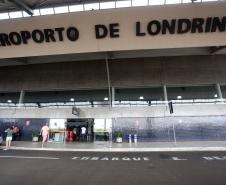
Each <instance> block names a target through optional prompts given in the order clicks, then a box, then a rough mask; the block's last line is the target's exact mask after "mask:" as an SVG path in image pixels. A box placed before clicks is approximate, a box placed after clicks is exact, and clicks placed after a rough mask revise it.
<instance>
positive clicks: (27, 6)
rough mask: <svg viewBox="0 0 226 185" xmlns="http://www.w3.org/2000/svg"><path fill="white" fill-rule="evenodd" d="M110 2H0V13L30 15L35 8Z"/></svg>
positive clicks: (69, 0)
mask: <svg viewBox="0 0 226 185" xmlns="http://www.w3.org/2000/svg"><path fill="white" fill-rule="evenodd" d="M107 1H112V0H0V13H1V12H9V11H22V10H23V11H26V12H27V13H28V14H30V15H31V13H32V11H33V10H34V9H37V8H48V7H56V6H64V5H71V4H75V5H76V4H83V3H99V2H107Z"/></svg>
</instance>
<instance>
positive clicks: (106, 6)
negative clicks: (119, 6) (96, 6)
mask: <svg viewBox="0 0 226 185" xmlns="http://www.w3.org/2000/svg"><path fill="white" fill-rule="evenodd" d="M109 8H115V2H106V3H100V9H109Z"/></svg>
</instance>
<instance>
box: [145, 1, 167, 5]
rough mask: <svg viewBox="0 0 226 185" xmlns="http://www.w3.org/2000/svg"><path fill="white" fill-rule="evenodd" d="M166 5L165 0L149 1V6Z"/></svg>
mask: <svg viewBox="0 0 226 185" xmlns="http://www.w3.org/2000/svg"><path fill="white" fill-rule="evenodd" d="M164 3H165V0H149V5H162V4H164Z"/></svg>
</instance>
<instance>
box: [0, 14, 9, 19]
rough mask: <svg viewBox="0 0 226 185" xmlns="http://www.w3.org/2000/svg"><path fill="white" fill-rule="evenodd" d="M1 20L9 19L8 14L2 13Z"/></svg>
mask: <svg viewBox="0 0 226 185" xmlns="http://www.w3.org/2000/svg"><path fill="white" fill-rule="evenodd" d="M0 19H9V14H8V13H0Z"/></svg>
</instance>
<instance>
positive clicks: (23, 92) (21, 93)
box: [18, 90, 25, 106]
mask: <svg viewBox="0 0 226 185" xmlns="http://www.w3.org/2000/svg"><path fill="white" fill-rule="evenodd" d="M24 96H25V91H24V90H21V91H20V99H19V102H18V104H19V106H22V104H23V103H24Z"/></svg>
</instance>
